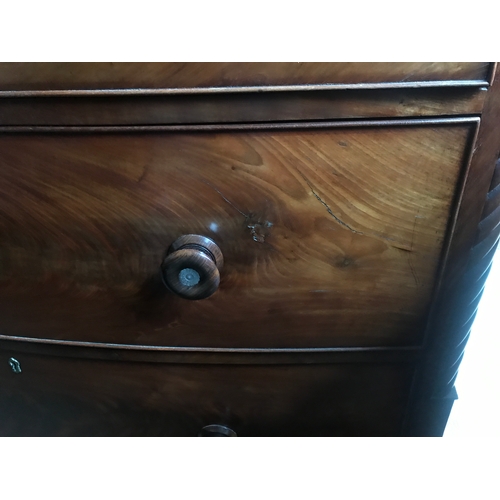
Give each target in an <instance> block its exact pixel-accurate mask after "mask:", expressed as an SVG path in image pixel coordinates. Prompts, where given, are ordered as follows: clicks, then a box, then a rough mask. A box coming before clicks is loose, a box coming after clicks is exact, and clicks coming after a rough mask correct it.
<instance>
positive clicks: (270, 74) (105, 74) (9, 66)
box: [0, 62, 490, 91]
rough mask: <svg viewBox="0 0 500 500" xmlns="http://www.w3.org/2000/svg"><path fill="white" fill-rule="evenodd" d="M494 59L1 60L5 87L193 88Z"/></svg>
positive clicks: (350, 81) (331, 80) (337, 78)
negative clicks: (407, 61) (392, 61)
mask: <svg viewBox="0 0 500 500" xmlns="http://www.w3.org/2000/svg"><path fill="white" fill-rule="evenodd" d="M489 70H490V63H477V62H472V63H471V62H468V63H455V62H452V63H449V62H448V63H447V62H444V63H443V62H441V63H439V62H438V63H436V62H433V63H422V62H417V63H415V62H413V63H359V62H358V63H345V62H343V63H187V64H186V63H133V64H131V63H0V91H45V90H65V89H68V90H71V89H73V90H91V89H189V88H195V87H198V88H210V87H235V86H243V87H245V86H247V87H254V86H276V85H278V86H290V85H291V86H294V85H328V84H333V85H341V86H342V85H343V86H345V85H357V84H365V85H366V84H375V85H378V84H384V83H403V84H409V83H410V82H429V83H430V82H433V81H434V82H442V81H449V80H452V81H456V82H457V84H460V81H464V82H469V83H470V82H474V81H475V82H477V84H478V85H479V84H481V82H482V83H483V84H484V83H485V81H486V80H487V79H488V74H489Z"/></svg>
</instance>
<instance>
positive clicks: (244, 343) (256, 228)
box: [0, 120, 476, 347]
mask: <svg viewBox="0 0 500 500" xmlns="http://www.w3.org/2000/svg"><path fill="white" fill-rule="evenodd" d="M475 123H476V122H475V121H474V120H471V121H470V123H467V122H465V123H462V122H460V123H457V124H453V123H450V122H449V121H444V122H442V123H441V122H440V121H439V120H438V121H436V122H434V124H430V125H425V126H423V125H422V126H417V125H418V123H416V124H415V126H411V125H412V124H411V122H408V124H407V125H405V126H399V127H396V126H394V125H392V124H391V123H390V122H388V123H387V124H386V126H383V127H378V128H363V127H361V128H349V127H345V128H331V129H328V128H327V129H319V130H315V129H311V130H307V129H305V130H300V129H299V130H284V131H279V130H268V131H240V132H235V131H231V132H227V133H224V132H222V131H219V132H217V133H215V132H214V133H178V134H176V133H171V134H167V133H137V134H133V133H110V134H106V135H100V134H92V133H90V134H52V135H51V134H47V135H46V134H28V135H24V134H7V135H3V136H2V137H0V165H1V170H0V172H1V173H0V175H1V181H2V182H1V183H0V189H1V197H0V212H1V213H2V214H3V215H4V216H3V217H2V219H1V220H0V224H1V226H0V229H1V233H0V237H1V238H0V241H1V247H0V248H1V254H0V255H1V264H2V274H1V280H0V299H1V300H0V313H1V314H0V327H1V329H2V333H3V334H4V335H18V336H26V337H45V338H55V339H66V340H70V339H74V340H85V341H91V342H112V343H126V344H134V343H135V344H150V345H173V346H175V345H178V346H183V345H184V346H202V347H203V346H212V347H329V346H384V345H385V346H390V345H415V344H418V343H419V342H420V341H421V338H422V337H421V335H422V325H423V323H424V321H425V316H426V312H427V309H428V306H429V302H430V299H431V293H432V290H433V285H434V278H435V274H436V271H437V269H438V264H439V262H440V255H441V250H442V246H443V241H444V236H445V230H446V227H447V222H448V219H449V217H450V215H451V210H452V202H453V199H454V196H455V191H456V184H457V181H458V179H459V177H460V174H461V170H462V168H463V166H464V162H465V159H466V153H467V148H468V142H469V139H470V136H471V134H472V133H473V131H474V129H475ZM357 125H358V126H359V124H357ZM187 233H195V234H201V235H206V236H209V237H211V238H212V239H213V240H214V241H215V242H216V243H217V244H218V245H219V246H220V248H221V250H222V252H223V254H224V259H225V263H224V269H223V271H222V272H221V284H220V289H219V291H217V292H216V293H215V294H214V295H213V296H212V297H210V298H208V299H205V300H201V301H196V302H191V301H187V300H185V299H181V298H179V297H177V296H175V295H173V294H168V293H166V292H165V288H164V286H163V285H162V283H161V282H160V280H159V279H158V276H159V269H160V264H161V262H162V259H163V258H164V255H165V252H166V250H167V248H168V247H169V245H170V244H171V243H172V242H173V241H174V240H175V239H176V238H178V237H179V236H180V235H182V234H187Z"/></svg>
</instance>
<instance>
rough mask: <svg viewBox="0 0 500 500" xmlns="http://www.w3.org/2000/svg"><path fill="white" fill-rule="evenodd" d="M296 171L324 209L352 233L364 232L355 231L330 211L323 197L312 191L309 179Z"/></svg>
mask: <svg viewBox="0 0 500 500" xmlns="http://www.w3.org/2000/svg"><path fill="white" fill-rule="evenodd" d="M297 172H298V173H299V174H300V176H301V177H302V178H303V179H304V181H305V182H306V184H307V185H308V186H309V189H310V190H311V193H312V194H313V195H314V197H315V198H316V199H317V200H318V201H319V202H320V203H321V204H322V205H323V206H324V207H325V208H326V211H327V212H328V213H329V214H330V215H331V216H332V217H333V218H334V219H335V220H336V221H337V222H338V223H339V224H341V225H342V226H344V227H346V228H347V229H349V231H352V232H353V233H356V234H364V233H362V232H361V231H356V229H353V228H352V227H351V226H349V224H346V223H345V222H344V221H343V220H341V219H339V218H338V217H337V216H336V215H335V214H334V213H333V211H332V209H331V208H330V207H329V206H328V204H327V203H326V202H325V201H323V199H322V198H321V197H320V196H319V195H318V194H317V193H316V191H314V188H313V186H312V184H311V183H310V182H309V179H308V178H307V177H306V176H305V175H304V174H303V173H302V172H301V171H300V170H299V169H297Z"/></svg>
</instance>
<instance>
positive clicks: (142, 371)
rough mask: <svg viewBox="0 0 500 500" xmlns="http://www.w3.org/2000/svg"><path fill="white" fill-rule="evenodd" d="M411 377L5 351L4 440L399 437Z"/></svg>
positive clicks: (0, 422) (392, 368)
mask: <svg viewBox="0 0 500 500" xmlns="http://www.w3.org/2000/svg"><path fill="white" fill-rule="evenodd" d="M9 362H10V364H11V367H12V366H13V367H14V370H13V369H11V368H9ZM16 369H17V371H19V370H21V372H20V373H15V372H14V371H15V370H16ZM412 373H413V368H412V367H411V365H405V364H398V363H394V364H391V363H381V364H371V363H369V364H356V365H355V364H339V365H321V364H314V365H307V364H306V365H296V366H294V365H262V366H259V365H204V364H188V365H182V364H180V365H179V364H163V363H140V362H120V361H115V362H112V361H98V360H84V359H70V358H59V357H54V356H38V355H32V354H23V353H16V352H10V353H8V352H6V351H0V404H1V408H2V411H1V418H0V435H2V436H24V435H28V436H45V435H49V436H130V435H133V436H142V435H146V436H197V435H199V434H200V433H201V434H209V433H210V432H211V430H212V432H213V431H215V432H218V433H226V434H232V433H235V434H236V435H238V436H394V435H399V434H400V432H401V424H402V420H403V418H404V410H405V407H406V402H407V391H408V390H409V386H410V383H411V376H412ZM211 426H218V427H215V429H214V427H211ZM221 427H222V428H221ZM231 431H232V432H231Z"/></svg>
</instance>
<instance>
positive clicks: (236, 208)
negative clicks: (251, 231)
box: [203, 181, 250, 219]
mask: <svg viewBox="0 0 500 500" xmlns="http://www.w3.org/2000/svg"><path fill="white" fill-rule="evenodd" d="M203 182H204V183H205V184H206V185H207V186H209V187H211V188H212V189H213V190H214V191H215V192H216V193H218V194H219V196H220V197H221V198H222V199H223V200H224V201H225V202H226V203H228V204H229V205H230V206H231V207H233V208H234V209H235V210H236V211H237V212H239V213H240V214H241V215H243V217H245V219H248V218H250V215H249V214H246V213H245V212H242V211H241V210H240V209H239V208H238V207H237V206H236V205H235V204H234V203H232V202H230V201H229V200H228V199H227V198H226V197H225V196H224V195H223V194H222V193H221V192H220V191H219V190H218V189H217V188H216V187H215V186H212V184H210V183H208V182H207V181H203Z"/></svg>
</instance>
